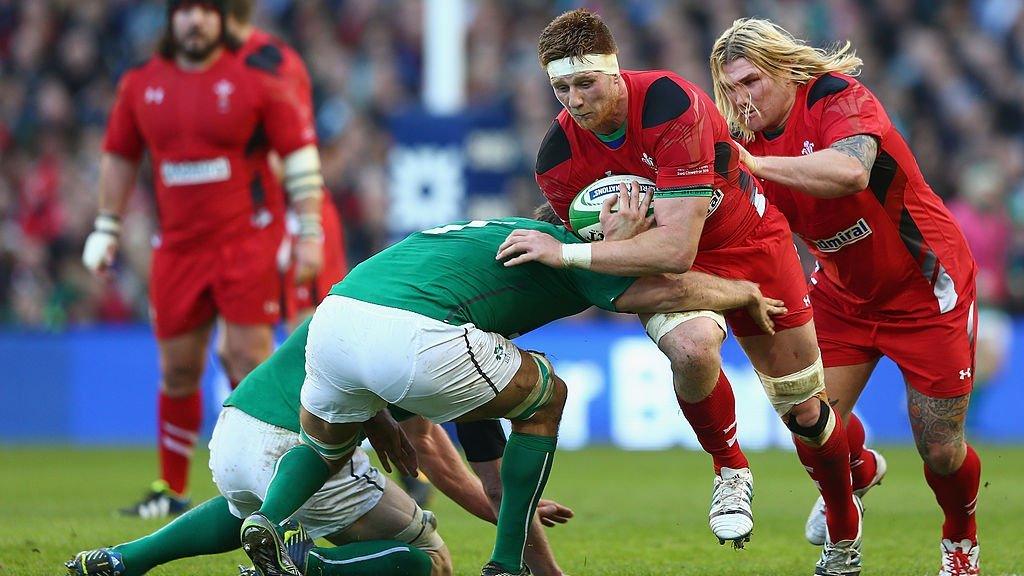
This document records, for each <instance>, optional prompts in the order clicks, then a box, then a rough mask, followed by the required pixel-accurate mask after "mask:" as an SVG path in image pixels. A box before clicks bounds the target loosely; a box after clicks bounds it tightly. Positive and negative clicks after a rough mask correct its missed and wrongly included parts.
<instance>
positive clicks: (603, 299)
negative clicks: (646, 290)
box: [567, 268, 636, 312]
mask: <svg viewBox="0 0 1024 576" xmlns="http://www.w3.org/2000/svg"><path fill="white" fill-rule="evenodd" d="M567 271H568V272H569V274H570V276H571V278H572V283H573V284H574V285H575V286H576V289H577V291H579V293H580V294H582V295H583V298H584V299H586V301H587V302H590V303H591V304H592V305H594V306H597V307H598V308H601V309H603V310H608V311H610V312H615V311H616V310H615V300H616V299H617V298H618V297H619V296H622V293H623V292H625V291H626V290H627V289H629V287H630V286H632V285H633V282H636V278H633V277H627V276H611V275H609V274H598V273H597V272H591V271H590V270H583V269H580V268H569V269H567Z"/></svg>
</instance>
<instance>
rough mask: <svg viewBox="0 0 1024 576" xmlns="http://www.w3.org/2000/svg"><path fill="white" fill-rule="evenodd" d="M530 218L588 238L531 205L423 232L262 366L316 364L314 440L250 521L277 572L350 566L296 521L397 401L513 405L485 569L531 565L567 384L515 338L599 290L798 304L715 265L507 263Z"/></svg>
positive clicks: (369, 269)
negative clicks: (529, 543)
mask: <svg viewBox="0 0 1024 576" xmlns="http://www.w3.org/2000/svg"><path fill="white" fill-rule="evenodd" d="M517 228H520V229H522V228H525V229H534V230H539V231H542V232H544V233H545V234H550V235H551V236H553V237H555V238H556V239H558V240H559V241H560V242H563V243H573V242H579V240H578V239H576V238H575V237H574V236H572V235H571V234H570V233H569V232H567V231H566V230H565V229H564V228H562V227H560V226H557V227H556V226H553V225H551V224H547V223H544V222H539V221H536V220H528V219H522V218H505V219H501V220H489V221H473V222H461V223H455V224H450V225H447V226H441V227H437V228H432V229H430V230H424V231H423V232H419V233H416V234H413V235H411V236H409V237H408V238H406V239H405V240H403V241H402V242H399V243H398V244H396V245H394V246H392V247H390V248H388V249H387V250H385V251H383V252H381V253H380V254H377V255H376V256H374V257H372V258H370V259H369V260H367V261H366V262H364V263H362V264H360V265H359V266H357V267H356V268H355V269H354V270H352V272H350V273H349V275H348V276H346V277H345V279H344V280H343V281H341V282H340V283H338V284H337V285H335V287H334V288H333V289H332V290H331V295H330V296H328V297H327V298H326V299H325V300H324V301H323V302H322V303H321V305H320V306H319V307H318V309H317V311H316V313H315V314H314V316H313V318H312V320H311V322H310V324H309V325H308V335H307V338H306V342H305V361H304V365H303V364H301V363H300V361H299V360H298V359H292V360H291V361H290V362H288V363H285V362H283V361H277V360H276V357H277V356H278V355H277V354H275V357H274V358H272V359H271V360H270V361H268V362H267V363H266V364H265V365H264V366H262V367H261V368H260V369H257V371H256V372H254V376H255V375H257V374H258V373H259V372H261V371H267V372H270V371H285V372H292V371H297V370H299V369H304V371H305V381H304V383H303V385H302V390H301V404H302V406H301V408H300V409H299V421H300V424H301V426H300V428H301V429H300V432H299V435H300V438H301V442H300V443H299V444H297V445H295V446H294V447H292V448H290V449H289V450H288V451H286V452H284V454H283V455H282V456H281V457H280V459H279V460H278V461H277V463H276V467H275V474H274V477H273V479H272V480H271V482H270V485H269V487H267V488H266V491H265V496H264V497H263V499H262V504H261V505H260V506H259V509H258V510H257V511H255V512H254V513H253V514H251V515H249V516H248V517H247V518H246V519H245V521H244V522H243V523H242V529H241V541H242V545H243V549H245V550H246V552H247V553H248V554H249V556H250V558H252V559H253V562H254V564H255V565H256V567H257V569H258V570H260V571H261V573H262V574H267V575H271V574H301V573H303V572H302V571H303V570H305V572H306V573H309V572H310V570H311V566H312V567H314V568H316V569H317V570H319V571H318V572H316V573H323V574H330V573H335V572H330V570H331V568H332V566H334V565H332V564H330V563H329V562H324V561H322V560H321V559H320V558H318V557H317V556H316V555H315V553H308V554H305V557H297V558H296V557H293V556H290V555H289V553H288V550H287V549H286V548H287V546H286V545H287V543H288V542H287V537H286V535H285V531H284V529H283V528H282V524H283V523H285V522H287V521H288V520H289V519H290V518H293V517H296V518H298V515H296V512H297V511H298V512H300V513H301V511H302V510H305V509H306V508H307V507H308V506H309V503H308V502H307V501H308V500H309V499H310V498H311V497H314V498H315V497H316V495H318V494H319V493H320V491H322V490H323V489H324V488H325V487H326V486H325V482H328V481H329V479H331V478H336V477H337V475H338V474H339V473H344V472H345V471H346V470H349V469H350V467H351V466H353V464H352V461H353V453H356V454H358V452H356V448H357V446H358V444H359V442H360V440H361V438H362V431H363V423H365V422H368V421H370V420H371V419H373V418H375V416H377V415H379V413H380V412H381V410H383V409H384V408H385V407H387V406H388V405H394V406H397V407H399V408H401V409H404V410H407V411H409V412H412V413H415V414H420V415H422V416H425V417H427V418H430V419H431V420H434V421H435V422H445V421H449V420H460V421H468V420H474V419H481V418H500V417H504V418H508V419H509V420H511V422H512V434H511V436H510V437H509V440H508V444H507V446H506V448H505V451H504V455H503V465H502V470H501V476H502V483H503V485H504V495H503V498H502V502H501V507H500V510H499V513H498V530H497V539H496V543H495V546H494V551H493V553H492V556H491V561H490V562H488V563H487V565H486V566H484V568H483V570H482V574H484V575H501V574H513V575H518V574H526V573H528V572H527V570H526V569H525V567H524V566H523V563H522V555H523V547H524V543H525V538H526V532H527V530H526V527H527V526H528V524H529V520H530V518H531V517H532V515H533V513H534V510H535V508H536V506H537V502H538V500H539V498H540V495H541V494H542V492H543V489H544V485H545V483H546V481H547V477H548V474H549V472H550V470H551V463H552V457H553V455H554V450H555V444H556V436H557V432H558V424H559V420H560V417H561V412H562V407H563V405H564V402H565V396H566V386H565V383H564V382H563V381H562V380H561V379H559V378H558V377H557V376H555V374H554V373H553V371H552V369H551V364H550V363H549V362H548V361H547V359H546V358H544V356H543V355H541V354H539V353H536V352H529V351H524V350H520V349H519V348H518V347H516V346H515V345H514V344H513V343H512V342H510V341H509V338H514V337H516V336H518V335H520V334H523V333H525V332H528V331H530V330H533V329H535V328H537V327H540V326H542V325H544V324H547V323H548V322H551V321H553V320H556V319H558V318H563V317H566V316H571V315H573V314H576V313H578V312H581V311H583V310H585V309H587V308H589V307H591V306H595V305H596V306H599V307H601V308H604V309H607V310H612V311H619V312H634V313H635V312H651V313H653V312H672V311H679V310H690V309H708V310H727V309H734V308H746V309H747V310H749V311H750V313H751V316H752V317H754V318H757V319H759V322H760V323H761V324H762V325H763V326H764V327H765V330H767V331H770V330H771V325H772V324H771V320H770V318H769V316H770V315H773V314H778V313H784V312H785V309H784V308H782V304H781V302H779V301H777V300H772V299H766V298H764V297H763V296H762V295H761V293H760V291H759V290H758V289H757V286H756V285H754V284H752V283H749V282H744V281H729V280H722V279H719V278H715V277H712V276H707V275H701V274H693V273H690V274H687V279H686V280H685V281H680V279H679V277H674V276H651V277H645V278H642V279H639V280H638V279H635V278H623V277H613V276H606V275H601V274H596V273H593V272H590V271H587V270H582V269H554V268H549V267H546V266H543V265H541V264H538V263H530V264H525V265H521V266H514V267H506V266H503V265H502V263H501V262H498V261H495V259H494V254H495V252H496V251H497V248H498V246H499V245H501V243H502V242H503V241H504V240H505V238H506V237H507V236H508V235H509V233H510V232H511V231H512V230H514V229H517ZM297 334H301V333H297ZM295 337H297V336H293V338H295ZM243 392H244V390H243V389H242V388H240V389H239V391H238V392H236V393H235V394H233V395H232V397H231V399H229V401H228V404H229V405H232V406H235V407H241V405H242V403H250V402H251V403H252V404H253V405H255V404H257V403H259V404H262V407H261V408H260V410H261V411H263V410H265V412H261V414H262V415H261V416H259V418H260V419H261V420H269V421H271V423H272V424H273V423H274V422H275V421H277V416H275V415H274V413H273V412H274V411H275V410H277V409H278V408H277V406H278V405H279V404H280V403H281V402H280V400H277V401H276V402H275V399H273V398H272V397H268V396H266V395H261V396H260V397H259V398H249V399H247V398H246V397H245V396H246V395H245V394H243ZM250 410H254V408H250ZM291 417H294V416H291ZM222 418H225V417H224V416H222ZM216 441H217V435H216V434H215V437H214V442H216ZM212 460H213V457H211V461H212ZM214 469H215V470H216V466H214ZM215 478H216V472H215ZM222 484H223V483H222V482H221V481H220V480H218V486H219V487H220V488H221V490H222V491H224V490H225V486H223V485H222ZM225 495H227V494H225ZM229 500H230V497H229ZM251 504H252V503H250V509H251ZM239 510H241V508H239ZM338 573H340V572H338Z"/></svg>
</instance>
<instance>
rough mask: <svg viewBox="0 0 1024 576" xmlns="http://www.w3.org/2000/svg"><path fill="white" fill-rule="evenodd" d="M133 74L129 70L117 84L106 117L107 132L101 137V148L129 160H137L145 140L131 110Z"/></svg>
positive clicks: (140, 155)
mask: <svg viewBox="0 0 1024 576" xmlns="http://www.w3.org/2000/svg"><path fill="white" fill-rule="evenodd" d="M133 78H134V74H133V73H131V72H129V73H128V74H125V75H124V77H123V78H121V82H120V83H119V84H118V86H117V96H116V98H115V99H114V107H113V108H111V110H110V117H109V118H108V119H107V133H106V136H104V139H103V150H104V151H105V152H110V153H111V154H117V155H118V156H123V157H124V158H129V159H131V160H138V159H139V158H141V157H142V152H143V151H144V150H145V147H146V146H145V142H144V141H143V139H142V133H141V132H140V131H139V124H138V121H137V119H136V118H135V112H134V111H133V110H132V90H133V85H134V82H133V81H132V79H133Z"/></svg>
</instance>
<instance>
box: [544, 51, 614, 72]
mask: <svg viewBox="0 0 1024 576" xmlns="http://www.w3.org/2000/svg"><path fill="white" fill-rule="evenodd" d="M547 70H548V78H557V77H559V76H568V75H569V74H578V73H580V72H603V73H605V74H618V73H619V59H618V58H616V57H615V54H584V55H583V56H581V57H579V58H574V57H572V56H569V57H567V58H559V59H558V60H552V61H551V62H548V67H547Z"/></svg>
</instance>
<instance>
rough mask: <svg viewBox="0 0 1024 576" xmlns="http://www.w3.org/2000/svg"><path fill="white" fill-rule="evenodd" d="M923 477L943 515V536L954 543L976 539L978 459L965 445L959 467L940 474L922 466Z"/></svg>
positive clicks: (979, 471) (979, 469)
mask: <svg viewBox="0 0 1024 576" xmlns="http://www.w3.org/2000/svg"><path fill="white" fill-rule="evenodd" d="M924 477H925V480H927V481H928V485H929V486H931V488H932V492H935V500H936V501H937V502H938V503H939V506H940V507H941V508H942V512H943V513H944V514H945V515H946V521H945V522H943V523H942V537H943V538H948V539H950V540H952V541H954V542H959V541H960V540H965V539H966V540H970V541H971V542H975V543H976V542H977V541H978V528H977V525H976V524H975V521H974V510H975V508H977V505H978V484H979V483H980V482H981V459H980V458H978V453H977V452H975V451H974V448H971V445H970V444H968V445H967V457H965V458H964V462H963V464H961V465H960V468H959V469H958V470H957V471H956V472H954V473H952V474H950V475H949V476H940V475H939V474H936V473H935V472H933V471H932V470H931V468H928V465H927V464H925V465H924Z"/></svg>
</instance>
